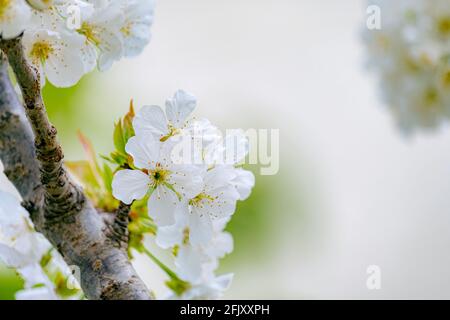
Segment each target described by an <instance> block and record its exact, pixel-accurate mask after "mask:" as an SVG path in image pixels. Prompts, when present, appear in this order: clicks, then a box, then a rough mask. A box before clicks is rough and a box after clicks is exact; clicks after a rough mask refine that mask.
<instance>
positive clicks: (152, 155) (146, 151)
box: [125, 136, 161, 169]
mask: <svg viewBox="0 0 450 320" xmlns="http://www.w3.org/2000/svg"><path fill="white" fill-rule="evenodd" d="M160 148H161V143H160V142H159V141H158V140H156V139H155V138H153V137H152V136H145V137H144V136H134V137H131V138H130V139H129V140H128V142H127V145H126V146H125V150H126V152H127V153H128V154H130V155H131V156H132V157H133V160H134V165H135V166H136V167H138V168H141V169H150V168H154V167H155V165H156V163H157V162H159V154H160Z"/></svg>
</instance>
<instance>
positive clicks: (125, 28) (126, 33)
mask: <svg viewBox="0 0 450 320" xmlns="http://www.w3.org/2000/svg"><path fill="white" fill-rule="evenodd" d="M131 26H132V24H131V22H129V23H127V24H126V25H125V26H123V27H122V28H121V29H120V32H122V34H123V35H124V36H125V37H129V36H130V35H131Z"/></svg>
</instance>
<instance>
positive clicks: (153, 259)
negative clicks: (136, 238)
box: [142, 247, 181, 281]
mask: <svg viewBox="0 0 450 320" xmlns="http://www.w3.org/2000/svg"><path fill="white" fill-rule="evenodd" d="M142 251H143V252H144V253H145V254H146V255H147V256H148V257H149V258H150V259H151V260H152V261H153V262H154V263H155V264H156V265H157V266H158V267H160V268H161V269H162V270H163V271H164V272H165V273H166V274H167V275H168V276H169V277H170V278H172V279H174V280H178V281H181V279H180V278H179V277H178V276H177V274H176V273H175V272H173V271H172V270H171V269H170V268H169V267H168V266H166V265H165V264H164V263H163V262H162V261H161V260H159V259H158V258H157V257H155V255H153V253H151V252H150V251H149V250H148V249H147V248H146V247H143V248H142Z"/></svg>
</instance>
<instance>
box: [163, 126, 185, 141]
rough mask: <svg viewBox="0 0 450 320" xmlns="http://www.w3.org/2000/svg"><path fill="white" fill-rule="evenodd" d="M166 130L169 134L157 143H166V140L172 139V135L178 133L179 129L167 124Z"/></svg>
mask: <svg viewBox="0 0 450 320" xmlns="http://www.w3.org/2000/svg"><path fill="white" fill-rule="evenodd" d="M168 129H169V133H168V134H167V135H165V136H163V137H161V139H159V141H161V142H164V141H167V139H169V138H170V137H173V136H174V135H176V134H178V133H180V129H177V128H175V127H174V126H172V125H171V124H169V126H168Z"/></svg>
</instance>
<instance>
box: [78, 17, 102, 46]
mask: <svg viewBox="0 0 450 320" xmlns="http://www.w3.org/2000/svg"><path fill="white" fill-rule="evenodd" d="M77 31H78V33H80V34H82V35H84V36H85V37H86V39H88V40H89V41H90V42H92V43H93V44H95V45H96V46H99V45H100V43H101V41H100V39H99V37H98V32H97V30H96V28H95V26H93V25H91V24H89V23H87V22H83V23H82V24H81V28H80V29H78V30H77Z"/></svg>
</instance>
